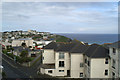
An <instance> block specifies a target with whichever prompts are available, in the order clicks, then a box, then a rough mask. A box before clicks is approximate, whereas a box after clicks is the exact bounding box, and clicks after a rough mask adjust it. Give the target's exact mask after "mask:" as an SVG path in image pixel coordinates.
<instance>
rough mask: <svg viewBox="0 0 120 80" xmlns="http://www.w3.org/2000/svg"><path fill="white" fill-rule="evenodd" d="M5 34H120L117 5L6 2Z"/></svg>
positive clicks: (4, 13)
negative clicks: (25, 31)
mask: <svg viewBox="0 0 120 80" xmlns="http://www.w3.org/2000/svg"><path fill="white" fill-rule="evenodd" d="M2 5H3V6H2V13H3V14H2V18H3V19H2V21H3V24H2V25H3V27H2V30H3V31H11V30H30V29H33V30H37V31H49V32H52V33H102V34H104V33H109V34H115V33H118V19H117V18H118V3H117V2H116V3H115V2H96V3H95V2H92V3H90V2H69V3H68V2H64V3H62V2H57V3H55V2H36V3H35V2H4V3H3V4H2Z"/></svg>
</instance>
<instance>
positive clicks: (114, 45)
mask: <svg viewBox="0 0 120 80" xmlns="http://www.w3.org/2000/svg"><path fill="white" fill-rule="evenodd" d="M109 47H113V48H120V41H117V42H114V43H112V44H111V45H110V46H109Z"/></svg>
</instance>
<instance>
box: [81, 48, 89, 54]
mask: <svg viewBox="0 0 120 80" xmlns="http://www.w3.org/2000/svg"><path fill="white" fill-rule="evenodd" d="M89 48H90V46H88V48H87V49H86V50H85V51H84V52H83V53H84V54H86V53H85V52H86V51H87V50H88V49H89Z"/></svg>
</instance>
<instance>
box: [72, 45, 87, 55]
mask: <svg viewBox="0 0 120 80" xmlns="http://www.w3.org/2000/svg"><path fill="white" fill-rule="evenodd" d="M88 47H89V46H88V45H84V44H81V43H79V44H78V45H76V46H75V47H74V48H72V50H71V51H70V52H71V53H83V52H85V51H86V49H87V48H88Z"/></svg>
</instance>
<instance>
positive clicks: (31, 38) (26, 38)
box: [17, 38, 32, 40]
mask: <svg viewBox="0 0 120 80" xmlns="http://www.w3.org/2000/svg"><path fill="white" fill-rule="evenodd" d="M17 40H32V38H20V39H17Z"/></svg>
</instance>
